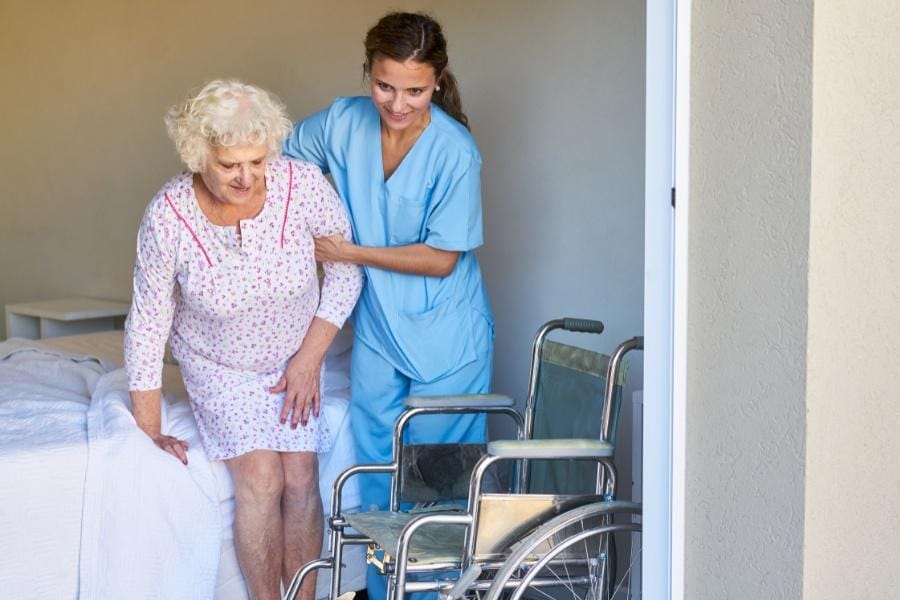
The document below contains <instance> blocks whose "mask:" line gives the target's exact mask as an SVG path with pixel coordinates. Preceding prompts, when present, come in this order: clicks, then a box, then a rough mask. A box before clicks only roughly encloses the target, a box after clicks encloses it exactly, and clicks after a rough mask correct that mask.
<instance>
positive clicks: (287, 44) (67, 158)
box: [0, 0, 644, 395]
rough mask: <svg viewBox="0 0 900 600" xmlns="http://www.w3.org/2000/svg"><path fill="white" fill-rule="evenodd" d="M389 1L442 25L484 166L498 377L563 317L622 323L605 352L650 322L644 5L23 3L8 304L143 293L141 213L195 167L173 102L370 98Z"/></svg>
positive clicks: (8, 68)
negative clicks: (645, 293)
mask: <svg viewBox="0 0 900 600" xmlns="http://www.w3.org/2000/svg"><path fill="white" fill-rule="evenodd" d="M389 8H401V9H402V8H406V9H414V10H419V9H425V10H430V11H432V12H433V13H434V14H435V15H436V16H437V17H438V18H439V19H440V20H441V21H442V23H443V24H444V27H445V30H446V32H447V35H448V39H449V41H450V53H451V61H452V65H451V66H452V67H453V68H454V69H455V71H456V72H457V74H458V75H459V77H460V80H461V84H462V91H463V100H464V104H465V106H466V109H467V111H468V112H469V116H470V118H471V121H472V124H473V130H474V133H475V136H476V138H477V140H478V142H479V145H480V147H481V150H482V153H483V155H484V157H485V168H484V177H483V185H484V191H485V228H486V237H487V244H486V246H485V248H483V249H482V251H481V256H482V260H483V263H484V266H485V273H486V279H487V282H488V287H489V290H490V292H491V293H492V295H493V298H494V302H495V305H496V306H497V307H498V309H499V310H498V311H497V312H498V339H497V348H498V352H497V355H498V369H497V372H498V386H500V388H501V389H504V391H509V392H514V393H516V394H517V395H521V394H520V393H519V392H520V390H521V389H523V388H524V381H525V378H526V372H525V371H526V363H527V359H528V345H529V343H530V337H531V336H532V335H533V332H534V330H535V329H536V327H537V326H538V324H540V323H541V322H542V321H543V320H546V319H548V318H551V317H556V316H561V315H563V314H572V315H579V316H586V317H599V318H602V319H604V320H605V321H607V322H608V324H609V325H610V329H611V331H610V334H609V335H608V336H605V340H604V341H603V342H602V343H600V344H599V346H600V347H602V348H604V349H609V348H612V347H613V346H614V345H615V343H616V341H618V339H624V338H626V337H630V336H631V335H634V334H636V333H639V329H640V324H641V313H642V309H641V295H642V287H643V284H642V274H641V271H642V261H643V253H642V248H643V239H642V231H643V227H642V222H643V196H642V194H643V191H642V190H643V161H642V159H643V112H642V111H643V53H644V49H643V43H644V39H643V27H644V24H643V14H644V12H643V11H644V9H643V5H642V3H639V2H632V1H631V0H604V1H602V2H598V1H595V0H567V1H566V2H565V3H550V2H542V1H531V2H520V1H516V0H503V1H494V2H479V1H476V0H468V1H465V0H463V1H449V0H428V1H423V2H410V1H399V0H395V1H391V2H385V1H380V2H372V1H365V0H340V1H337V2H326V3H322V2H309V1H305V2H304V1H296V0H267V1H265V2H261V3H248V2H238V1H236V0H217V1H215V2H213V1H212V0H198V1H184V0H177V1H176V0H164V1H154V2H149V1H142V2H119V1H113V0H90V1H84V2H21V3H12V2H5V3H3V5H2V7H0V11H2V12H0V71H2V72H3V73H4V86H5V89H6V90H7V93H5V94H2V95H0V131H3V133H4V140H3V141H2V143H0V160H2V162H0V164H2V168H3V170H4V172H5V173H6V174H7V177H8V179H9V180H10V182H11V184H12V185H10V186H9V189H8V191H7V193H6V195H5V198H4V199H3V200H2V203H3V207H4V211H3V212H4V217H3V219H2V220H0V305H2V304H6V303H9V302H18V301H27V300H33V299H44V298H54V297H60V296H66V295H75V294H79V295H90V296H98V297H108V298H119V299H123V300H125V299H128V298H129V296H130V277H131V268H132V264H133V252H134V251H133V247H134V237H135V231H136V227H137V223H138V221H139V219H140V216H141V214H142V211H143V208H144V206H145V205H146V203H147V202H148V200H149V199H150V198H151V197H152V196H153V194H154V193H155V191H156V190H157V189H158V188H159V186H160V185H161V184H162V183H163V182H164V181H165V180H166V179H168V178H169V177H171V176H172V175H173V174H175V173H176V172H177V171H178V170H180V168H181V167H180V165H179V163H178V160H177V157H176V156H175V153H174V151H173V150H172V148H171V144H170V143H169V141H168V140H167V138H166V135H165V131H164V128H163V125H162V115H163V113H164V111H165V109H166V108H167V107H168V106H169V105H171V104H173V103H175V102H176V101H178V100H179V99H181V98H182V97H183V95H184V94H185V93H186V91H187V90H188V89H190V88H192V87H195V86H197V85H198V84H200V83H201V82H203V81H205V80H207V79H209V78H212V77H216V76H237V77H241V78H245V79H247V80H250V81H253V82H255V83H258V84H260V85H263V86H265V87H268V88H270V89H272V90H273V91H275V92H276V93H278V94H279V95H280V96H281V97H282V98H283V99H284V100H285V101H286V103H287V105H288V107H289V110H290V112H291V114H292V116H293V117H295V118H297V117H300V116H302V115H304V114H307V113H309V112H311V111H313V110H316V109H318V108H321V107H323V106H325V105H326V104H327V103H328V102H329V101H330V100H331V99H332V98H333V97H334V96H336V95H338V94H354V93H364V92H365V90H364V88H363V86H362V78H361V63H362V56H361V54H362V53H361V48H362V37H363V35H364V32H365V30H366V29H367V27H368V26H370V25H371V24H372V23H373V22H374V21H375V20H376V19H377V18H378V16H380V15H381V14H382V13H383V12H385V11H386V10H388V9H389ZM586 242H589V243H588V244H587V245H586ZM601 257H610V258H609V260H605V261H602V262H599V264H598V261H600V259H601ZM523 298H529V301H528V302H523ZM0 327H2V325H0ZM0 337H2V332H0ZM617 338H618V339H617ZM636 373H637V374H638V375H639V373H640V370H639V369H638V370H637V371H636ZM638 379H639V378H638ZM638 387H639V385H638Z"/></svg>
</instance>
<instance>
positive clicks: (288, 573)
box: [281, 452, 323, 600]
mask: <svg viewBox="0 0 900 600" xmlns="http://www.w3.org/2000/svg"><path fill="white" fill-rule="evenodd" d="M281 461H282V465H283V466H284V495H283V496H282V501H281V508H282V512H281V514H282V520H283V523H284V571H283V575H284V580H285V582H289V581H290V580H291V578H292V577H293V576H294V573H296V572H297V569H299V568H300V567H301V566H302V565H304V564H305V563H307V562H309V561H311V560H315V559H317V558H319V556H320V555H321V552H322V521H323V516H322V498H321V496H320V495H319V461H318V457H317V455H316V453H315V452H284V453H282V454H281ZM315 593H316V577H315V572H313V573H311V574H310V575H309V576H307V577H306V579H305V580H304V582H303V589H302V590H301V591H300V598H301V600H313V599H314V598H315Z"/></svg>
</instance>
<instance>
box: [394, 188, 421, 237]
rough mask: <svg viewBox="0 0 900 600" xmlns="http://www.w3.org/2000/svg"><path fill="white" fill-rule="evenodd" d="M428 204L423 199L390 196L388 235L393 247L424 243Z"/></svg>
mask: <svg viewBox="0 0 900 600" xmlns="http://www.w3.org/2000/svg"><path fill="white" fill-rule="evenodd" d="M426 204H427V203H426V202H425V200H424V199H422V198H410V197H408V196H406V197H404V196H399V195H398V196H388V201H387V213H388V215H387V217H388V218H387V222H388V235H389V239H390V242H391V245H392V246H405V245H408V244H417V243H419V242H421V241H422V239H423V235H422V233H423V231H424V229H425V208H426Z"/></svg>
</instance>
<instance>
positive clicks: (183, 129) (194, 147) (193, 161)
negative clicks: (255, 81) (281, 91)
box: [165, 79, 291, 173]
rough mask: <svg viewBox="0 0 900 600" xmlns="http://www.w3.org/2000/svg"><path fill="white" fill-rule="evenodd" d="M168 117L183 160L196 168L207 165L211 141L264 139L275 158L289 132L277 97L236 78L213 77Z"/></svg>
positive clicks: (226, 142)
mask: <svg viewBox="0 0 900 600" xmlns="http://www.w3.org/2000/svg"><path fill="white" fill-rule="evenodd" d="M165 121H166V129H167V130H168V132H169V137H170V138H172V141H173V142H175V148H176V149H177V150H178V154H179V155H180V156H181V160H182V161H184V164H185V165H187V168H188V169H190V170H191V171H192V172H194V173H197V172H199V171H200V170H201V169H202V168H203V165H204V163H205V162H206V157H207V154H208V152H209V148H210V146H226V147H227V146H236V145H238V144H265V145H266V146H267V147H268V150H269V154H268V156H269V158H274V157H276V156H278V155H279V154H280V153H281V146H282V144H283V142H284V140H285V138H287V136H288V133H290V131H291V121H290V120H289V119H288V118H287V113H286V110H285V107H284V103H282V102H281V100H279V99H278V97H277V96H275V95H274V94H272V93H271V92H267V91H266V90H264V89H262V88H259V87H256V86H254V85H249V84H246V83H243V82H241V81H238V80H236V79H216V80H214V81H210V82H209V83H207V84H206V85H204V86H203V88H202V89H201V90H200V91H199V92H197V93H196V94H194V95H192V96H190V97H189V98H188V99H187V100H185V101H184V102H182V103H181V104H178V105H176V106H173V107H172V108H170V109H169V112H168V114H166V118H165Z"/></svg>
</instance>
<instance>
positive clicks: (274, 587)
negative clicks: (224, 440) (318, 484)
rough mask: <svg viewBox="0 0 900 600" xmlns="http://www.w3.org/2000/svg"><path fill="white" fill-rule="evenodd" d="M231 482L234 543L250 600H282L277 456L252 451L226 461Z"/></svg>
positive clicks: (281, 488)
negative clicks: (232, 483) (233, 501)
mask: <svg viewBox="0 0 900 600" xmlns="http://www.w3.org/2000/svg"><path fill="white" fill-rule="evenodd" d="M226 464H227V465H228V469H229V471H231V476H232V478H233V479H234V491H235V511H234V543H235V548H236V550H237V558H238V564H240V566H241V572H242V573H243V575H244V579H245V580H246V582H247V587H248V588H249V591H250V597H251V598H253V600H278V599H279V598H280V597H281V587H280V584H281V565H282V560H283V559H282V557H283V548H284V532H283V526H282V518H281V500H282V492H283V491H284V483H285V478H284V469H283V467H282V464H281V458H280V456H279V453H278V452H275V451H272V450H254V451H253V452H248V453H247V454H242V455H241V456H238V457H236V458H232V459H230V460H228V461H226Z"/></svg>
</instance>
